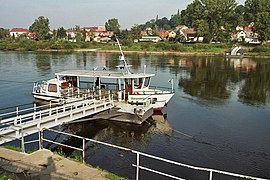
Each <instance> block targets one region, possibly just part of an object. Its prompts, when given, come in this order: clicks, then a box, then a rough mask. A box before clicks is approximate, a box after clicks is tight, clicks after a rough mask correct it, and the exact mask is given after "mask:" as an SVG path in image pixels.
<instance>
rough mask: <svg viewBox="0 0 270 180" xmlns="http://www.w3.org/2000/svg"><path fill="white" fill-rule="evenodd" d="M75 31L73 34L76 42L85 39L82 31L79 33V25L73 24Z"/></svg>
mask: <svg viewBox="0 0 270 180" xmlns="http://www.w3.org/2000/svg"><path fill="white" fill-rule="evenodd" d="M75 31H76V35H75V40H76V42H82V41H84V40H85V38H84V35H83V33H81V28H80V26H78V25H76V26H75Z"/></svg>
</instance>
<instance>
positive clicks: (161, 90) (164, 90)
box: [139, 86, 174, 94]
mask: <svg viewBox="0 0 270 180" xmlns="http://www.w3.org/2000/svg"><path fill="white" fill-rule="evenodd" d="M139 92H142V93H143V94H171V93H174V90H173V89H172V88H168V87H159V86H149V89H148V90H146V91H145V90H141V91H139Z"/></svg>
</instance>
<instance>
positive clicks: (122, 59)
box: [116, 37, 131, 74]
mask: <svg viewBox="0 0 270 180" xmlns="http://www.w3.org/2000/svg"><path fill="white" fill-rule="evenodd" d="M116 41H117V44H118V47H119V49H120V52H121V57H120V60H121V61H124V68H125V69H126V70H127V73H128V74H131V73H130V71H129V68H128V67H129V65H128V64H127V61H126V59H125V56H124V53H123V51H122V48H121V45H120V43H119V40H118V38H117V37H116Z"/></svg>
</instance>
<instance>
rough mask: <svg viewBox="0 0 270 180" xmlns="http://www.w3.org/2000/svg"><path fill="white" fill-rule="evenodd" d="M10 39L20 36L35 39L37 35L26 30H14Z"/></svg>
mask: <svg viewBox="0 0 270 180" xmlns="http://www.w3.org/2000/svg"><path fill="white" fill-rule="evenodd" d="M9 34H10V37H14V38H18V37H19V36H22V35H24V36H25V37H26V38H27V39H35V37H36V36H35V33H34V32H32V31H29V30H28V29H24V28H13V29H11V31H10V32H9Z"/></svg>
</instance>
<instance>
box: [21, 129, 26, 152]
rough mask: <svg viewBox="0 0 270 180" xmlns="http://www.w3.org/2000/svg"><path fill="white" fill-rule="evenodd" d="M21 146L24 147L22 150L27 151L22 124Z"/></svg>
mask: <svg viewBox="0 0 270 180" xmlns="http://www.w3.org/2000/svg"><path fill="white" fill-rule="evenodd" d="M21 147H22V152H23V153H25V147H24V135H23V127H22V126H21Z"/></svg>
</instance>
